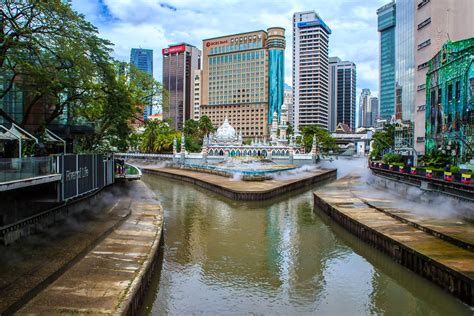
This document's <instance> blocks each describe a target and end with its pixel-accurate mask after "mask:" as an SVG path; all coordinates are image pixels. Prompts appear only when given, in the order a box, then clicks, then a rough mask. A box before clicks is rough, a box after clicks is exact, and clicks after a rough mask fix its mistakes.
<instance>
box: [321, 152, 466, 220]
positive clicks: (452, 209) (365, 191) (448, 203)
mask: <svg viewBox="0 0 474 316" xmlns="http://www.w3.org/2000/svg"><path fill="white" fill-rule="evenodd" d="M320 165H321V167H323V168H337V178H338V179H340V178H344V177H346V176H357V177H360V182H361V185H360V186H358V187H357V190H358V191H359V192H361V195H362V196H364V197H367V198H375V199H387V200H395V201H396V205H394V206H395V207H397V208H400V209H403V210H405V211H408V212H410V213H412V214H416V215H419V216H422V217H426V218H436V219H448V218H453V219H456V218H459V219H463V218H468V219H472V218H473V217H474V214H472V213H473V209H474V204H473V203H469V202H466V201H461V200H459V199H456V198H454V197H451V196H449V195H446V194H440V193H435V192H429V191H424V190H421V189H420V188H418V187H415V186H411V185H407V184H404V183H400V182H396V181H392V180H389V179H385V178H382V177H378V176H375V175H373V174H372V172H371V171H370V169H369V168H368V167H367V165H368V163H367V158H365V157H364V158H354V159H341V158H340V159H338V160H334V161H332V162H329V161H323V162H322V163H321V164H320Z"/></svg>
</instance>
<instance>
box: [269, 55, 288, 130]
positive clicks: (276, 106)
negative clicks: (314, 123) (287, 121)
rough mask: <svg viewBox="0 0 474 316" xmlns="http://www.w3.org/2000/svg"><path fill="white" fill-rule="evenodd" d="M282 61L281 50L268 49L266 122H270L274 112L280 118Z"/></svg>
mask: <svg viewBox="0 0 474 316" xmlns="http://www.w3.org/2000/svg"><path fill="white" fill-rule="evenodd" d="M284 61H285V56H284V51H283V50H281V49H271V50H269V51H268V124H272V121H273V113H274V112H277V114H278V120H280V115H281V106H282V104H283V89H284V80H285V78H284V77H285V64H284Z"/></svg>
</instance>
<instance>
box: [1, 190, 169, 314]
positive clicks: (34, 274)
mask: <svg viewBox="0 0 474 316" xmlns="http://www.w3.org/2000/svg"><path fill="white" fill-rule="evenodd" d="M114 187H115V186H114ZM123 187H124V188H125V189H122V190H119V191H111V192H109V193H112V194H109V195H106V196H104V197H103V203H104V205H108V208H105V209H103V210H101V209H100V208H99V210H98V212H100V214H102V215H101V216H103V217H104V219H103V222H104V224H102V225H98V226H97V227H95V228H94V229H93V230H92V231H91V229H90V225H95V223H96V220H93V221H92V222H91V223H87V222H82V221H78V222H74V223H72V224H70V223H65V227H66V229H64V232H60V233H59V236H54V235H55V234H56V232H55V231H52V232H50V233H48V235H53V236H49V237H48V242H46V243H45V244H40V245H39V247H38V245H35V247H32V249H33V250H34V253H33V255H31V254H30V252H33V250H31V249H30V251H28V252H27V253H25V255H24V256H26V257H25V258H23V259H21V261H19V263H18V266H17V267H15V266H13V265H12V266H11V267H8V269H9V270H8V271H2V272H4V273H8V274H10V275H11V277H10V278H9V279H11V282H10V283H9V284H5V285H4V286H3V287H2V288H1V289H0V290H1V292H2V297H4V298H5V297H8V298H9V299H10V298H12V302H13V299H15V300H16V303H13V304H12V305H10V307H9V308H8V309H7V310H5V314H10V313H15V314H44V315H55V314H104V313H105V314H131V313H134V312H136V311H137V309H138V307H139V304H140V301H141V299H142V297H143V294H144V292H145V289H146V286H147V284H148V281H149V280H150V279H151V274H152V272H153V269H154V267H155V261H156V259H157V258H158V253H159V245H160V243H161V242H162V238H161V235H162V225H163V211H162V208H161V206H160V204H159V202H158V201H157V200H156V199H155V196H154V194H153V192H151V191H150V190H149V189H148V188H147V187H146V185H145V184H144V183H143V182H141V181H136V182H133V183H126V184H124V185H123ZM108 214H111V215H112V218H111V219H110V218H108V216H105V215H108ZM116 217H117V218H119V219H120V220H113V218H116ZM70 225H72V226H75V227H77V230H78V231H76V230H73V231H69V229H70ZM83 225H84V226H83ZM68 227H69V229H68ZM82 231H86V232H87V233H86V234H83V233H82ZM89 235H90V236H89ZM34 237H35V236H31V238H34ZM31 238H30V239H31ZM83 240H84V241H83ZM27 242H29V239H28V240H25V241H22V243H24V244H23V247H21V246H22V245H21V244H18V249H25V248H27V247H26V244H27ZM84 245H86V247H85V248H83V247H84ZM13 246H14V247H16V246H17V245H16V244H14V245H13ZM28 249H29V248H28ZM7 251H9V249H7ZM13 254H14V252H12V253H10V254H8V253H5V254H2V255H4V256H5V258H8V257H11V256H13ZM28 260H31V261H28ZM2 269H3V267H2ZM21 293H25V294H22V295H20V294H21ZM2 301H3V299H2ZM2 314H3V313H2Z"/></svg>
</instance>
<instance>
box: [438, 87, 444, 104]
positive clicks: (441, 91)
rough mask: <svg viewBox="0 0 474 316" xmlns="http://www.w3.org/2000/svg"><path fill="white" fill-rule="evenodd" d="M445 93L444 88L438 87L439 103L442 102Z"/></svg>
mask: <svg viewBox="0 0 474 316" xmlns="http://www.w3.org/2000/svg"><path fill="white" fill-rule="evenodd" d="M442 94H443V90H442V89H441V88H438V100H437V104H441V96H442Z"/></svg>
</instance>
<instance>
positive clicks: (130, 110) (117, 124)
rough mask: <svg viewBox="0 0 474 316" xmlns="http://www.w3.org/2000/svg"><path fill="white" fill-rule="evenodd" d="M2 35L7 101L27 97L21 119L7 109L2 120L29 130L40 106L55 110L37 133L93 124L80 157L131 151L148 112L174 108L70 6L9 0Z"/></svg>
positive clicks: (0, 94) (1, 73)
mask: <svg viewBox="0 0 474 316" xmlns="http://www.w3.org/2000/svg"><path fill="white" fill-rule="evenodd" d="M0 34H1V36H0V102H1V101H2V99H3V98H5V97H6V96H7V94H8V93H9V92H10V91H12V89H19V90H21V91H22V92H24V93H25V96H27V97H25V98H24V105H23V117H22V118H20V120H21V121H15V119H16V118H14V117H11V116H10V115H9V113H7V112H5V111H4V110H3V109H2V108H0V115H1V116H2V117H3V118H4V119H6V120H7V121H10V122H15V123H17V124H19V125H25V124H26V123H27V122H31V120H32V117H33V115H36V113H34V112H35V109H36V108H37V104H38V102H40V103H41V104H40V105H41V106H43V107H44V104H47V105H48V110H47V111H45V112H44V113H42V115H41V117H42V121H39V122H37V121H35V123H38V124H39V125H38V131H40V130H42V129H43V128H44V126H46V125H48V124H52V123H54V124H68V125H75V124H76V123H81V124H82V123H86V122H90V123H93V124H94V126H95V133H93V134H92V135H90V134H86V135H84V136H83V137H81V138H80V139H79V140H78V141H77V142H76V143H75V146H77V148H76V151H77V150H80V151H85V152H90V151H105V150H120V151H123V150H126V149H127V148H128V147H129V146H130V135H132V134H133V132H132V127H131V124H132V123H134V122H136V121H137V120H143V118H142V113H143V106H145V105H152V104H153V105H158V106H159V105H161V106H162V107H165V108H166V106H167V94H166V93H165V91H164V90H163V87H162V85H161V84H160V83H158V82H157V81H155V80H154V79H153V78H152V77H151V76H150V75H148V74H145V73H143V72H141V71H139V70H138V69H136V68H134V67H131V66H130V65H128V64H126V63H117V62H115V61H114V60H113V58H112V57H111V52H112V49H111V46H112V43H111V42H109V41H107V40H105V39H102V38H100V37H99V36H98V30H97V28H96V27H95V26H93V25H92V24H91V23H89V22H88V21H86V20H85V18H84V16H83V15H80V14H78V13H76V12H75V11H74V10H73V9H72V8H71V4H70V3H69V2H68V1H61V0H48V1H37V0H35V1H6V2H5V1H4V2H3V4H2V6H1V9H0ZM38 117H40V116H38V115H36V116H35V118H34V119H35V120H37V119H38ZM133 141H134V142H135V143H134V146H135V147H136V144H137V142H138V141H137V140H133Z"/></svg>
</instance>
